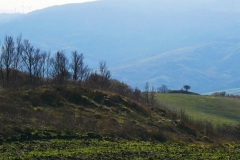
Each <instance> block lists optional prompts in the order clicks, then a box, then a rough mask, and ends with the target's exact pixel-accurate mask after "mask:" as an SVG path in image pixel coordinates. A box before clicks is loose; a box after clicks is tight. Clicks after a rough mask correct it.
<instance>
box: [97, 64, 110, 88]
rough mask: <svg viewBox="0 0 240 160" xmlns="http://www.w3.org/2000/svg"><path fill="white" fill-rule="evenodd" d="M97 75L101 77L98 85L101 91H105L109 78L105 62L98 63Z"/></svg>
mask: <svg viewBox="0 0 240 160" xmlns="http://www.w3.org/2000/svg"><path fill="white" fill-rule="evenodd" d="M99 75H100V76H101V78H100V83H99V85H100V86H101V89H106V88H107V87H108V86H109V79H110V77H111V73H110V70H109V69H108V67H107V64H106V61H101V62H100V63H99Z"/></svg>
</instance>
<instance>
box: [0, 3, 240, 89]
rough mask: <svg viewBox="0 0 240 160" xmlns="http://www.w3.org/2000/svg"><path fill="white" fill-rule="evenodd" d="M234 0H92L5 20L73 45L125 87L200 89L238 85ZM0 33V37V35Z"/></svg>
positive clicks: (0, 28)
mask: <svg viewBox="0 0 240 160" xmlns="http://www.w3.org/2000/svg"><path fill="white" fill-rule="evenodd" d="M239 11H240V2H238V1H236V0H230V1H229V0H228V1H226V0H221V1H219V0H203V1H198V0H191V1H190V0H181V1H178V0H172V1H169V0H100V1H96V2H90V3H82V4H69V5H62V6H54V7H50V8H47V9H43V10H38V11H35V12H31V13H28V14H24V15H21V16H17V17H16V18H12V19H9V20H8V21H7V22H6V21H5V22H4V21H3V22H2V21H1V15H0V37H4V35H6V34H8V35H19V34H22V35H23V37H24V38H27V39H29V40H30V41H31V42H33V43H34V45H36V46H38V47H40V48H43V49H45V50H51V51H53V52H54V51H56V50H57V49H63V50H65V51H66V52H67V53H69V52H70V51H72V50H75V49H77V50H79V51H80V52H82V53H84V55H85V57H86V60H87V63H89V65H90V66H93V67H97V65H98V62H99V61H100V60H106V61H107V63H108V64H109V65H110V67H111V69H112V72H113V76H114V77H115V78H118V79H120V80H123V81H125V82H127V83H129V84H131V85H132V86H139V87H142V86H144V84H145V82H147V81H149V82H150V83H151V84H154V85H155V86H159V85H161V84H167V85H168V86H169V88H172V89H175V88H176V89H178V88H180V87H181V86H182V85H184V84H189V85H191V86H192V88H193V90H194V91H197V92H208V91H213V90H222V89H228V88H235V87H239V85H238V83H239V81H240V79H239V78H238V77H239V76H238V75H240V71H239V69H238V68H239V67H240V65H239V64H238V62H237V60H238V59H240V54H238V52H239V49H240V46H239V45H240V44H239V38H238V37H239V36H240V30H239V27H240V25H239V24H240V23H239V22H240V12H239ZM1 39H3V38H1Z"/></svg>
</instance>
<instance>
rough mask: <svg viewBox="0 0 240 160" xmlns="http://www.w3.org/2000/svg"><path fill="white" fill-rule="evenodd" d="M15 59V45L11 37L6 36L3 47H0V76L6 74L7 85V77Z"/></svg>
mask: <svg viewBox="0 0 240 160" xmlns="http://www.w3.org/2000/svg"><path fill="white" fill-rule="evenodd" d="M14 57H15V44H14V39H13V37H11V36H6V37H5V39H4V45H3V46H2V54H1V62H2V74H4V72H5V73H6V74H5V75H6V76H5V77H6V82H7V83H9V76H10V72H11V69H12V67H13V64H14V63H13V62H14Z"/></svg>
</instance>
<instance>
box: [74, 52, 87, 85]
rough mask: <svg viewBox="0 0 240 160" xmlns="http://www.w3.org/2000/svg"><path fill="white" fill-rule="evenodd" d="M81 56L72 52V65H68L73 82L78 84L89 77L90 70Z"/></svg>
mask: <svg viewBox="0 0 240 160" xmlns="http://www.w3.org/2000/svg"><path fill="white" fill-rule="evenodd" d="M83 60H84V56H83V54H82V53H81V54H78V53H77V51H73V52H72V63H71V65H70V67H71V69H72V72H73V80H75V81H77V80H78V81H79V82H80V84H81V83H82V82H83V81H84V80H85V79H86V78H87V77H88V76H89V74H90V69H89V68H88V66H87V65H85V64H84V62H83Z"/></svg>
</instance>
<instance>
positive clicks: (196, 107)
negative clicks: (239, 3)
mask: <svg viewBox="0 0 240 160" xmlns="http://www.w3.org/2000/svg"><path fill="white" fill-rule="evenodd" d="M157 101H158V102H159V103H160V104H162V105H163V106H165V107H167V108H168V109H170V110H176V111H180V110H183V111H185V113H186V114H187V115H190V116H191V117H192V118H194V119H201V120H207V121H210V122H212V123H213V124H215V125H216V124H222V123H228V124H234V125H235V124H239V122H240V100H239V99H232V98H224V97H212V96H199V95H184V94H157Z"/></svg>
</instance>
